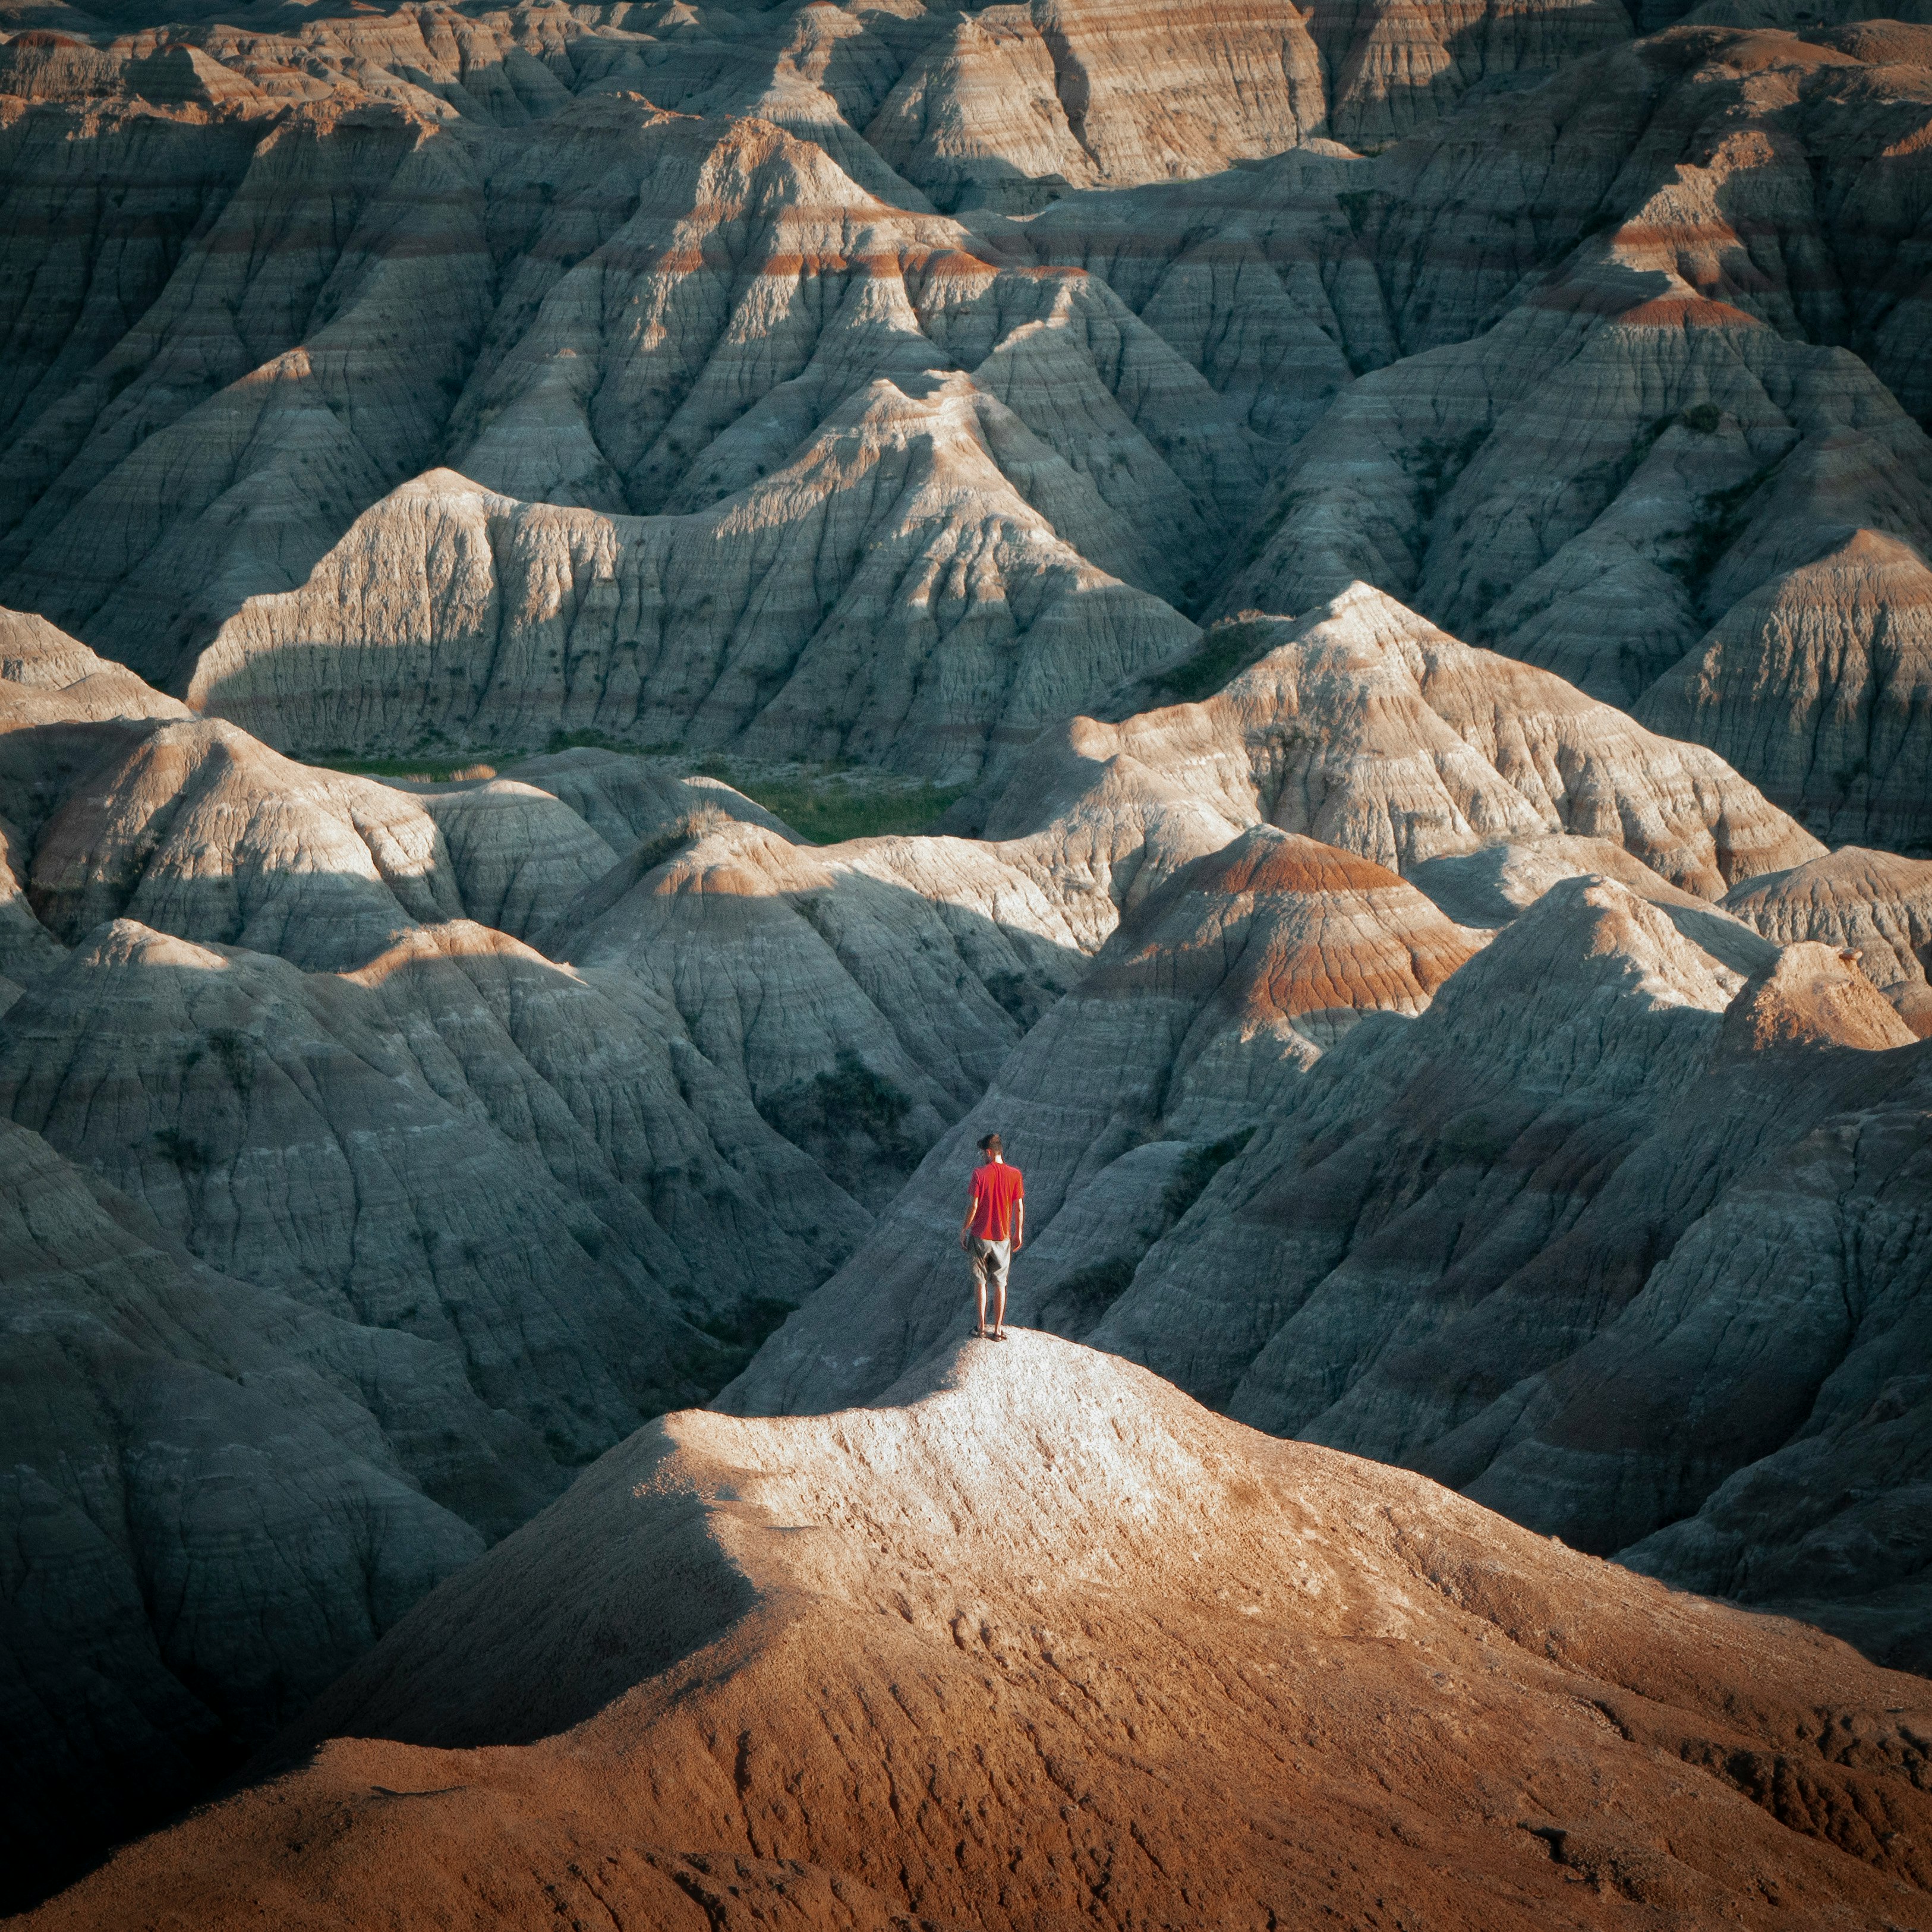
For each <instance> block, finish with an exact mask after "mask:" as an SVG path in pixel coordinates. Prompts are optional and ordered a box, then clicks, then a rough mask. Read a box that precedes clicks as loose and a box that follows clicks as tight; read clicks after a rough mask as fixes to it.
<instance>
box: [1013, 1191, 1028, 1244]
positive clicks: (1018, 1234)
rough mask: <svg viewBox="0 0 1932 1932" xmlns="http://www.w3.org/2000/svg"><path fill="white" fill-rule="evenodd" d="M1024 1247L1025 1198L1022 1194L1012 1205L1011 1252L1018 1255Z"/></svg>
mask: <svg viewBox="0 0 1932 1932" xmlns="http://www.w3.org/2000/svg"><path fill="white" fill-rule="evenodd" d="M1025 1246H1026V1196H1025V1195H1024V1194H1022V1196H1020V1198H1019V1199H1018V1200H1017V1201H1016V1202H1014V1203H1013V1253H1015V1254H1018V1253H1019V1251H1020V1250H1021V1249H1022V1248H1023V1247H1025Z"/></svg>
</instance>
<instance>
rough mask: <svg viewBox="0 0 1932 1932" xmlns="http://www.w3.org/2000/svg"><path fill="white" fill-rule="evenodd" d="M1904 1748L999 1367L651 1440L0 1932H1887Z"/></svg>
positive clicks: (1149, 1387)
mask: <svg viewBox="0 0 1932 1932" xmlns="http://www.w3.org/2000/svg"><path fill="white" fill-rule="evenodd" d="M1925 1704H1926V1699H1925V1695H1924V1685H1923V1684H1922V1682H1920V1681H1919V1680H1915V1679H1909V1678H1906V1677H1903V1676H1897V1675H1894V1674H1893V1673H1888V1672H1885V1671H1882V1670H1876V1669H1874V1668H1873V1667H1871V1666H1870V1665H1869V1664H1866V1663H1864V1661H1861V1659H1859V1658H1856V1657H1855V1655H1852V1653H1851V1652H1849V1651H1848V1650H1846V1649H1844V1648H1843V1647H1842V1646H1839V1645H1837V1644H1835V1643H1832V1641H1831V1640H1829V1639H1826V1638H1824V1637H1821V1636H1820V1635H1819V1634H1817V1632H1815V1631H1810V1630H1807V1629H1805V1628H1802V1626H1799V1625H1791V1624H1786V1623H1781V1622H1778V1621H1775V1620H1774V1619H1767V1618H1763V1617H1754V1616H1746V1615H1744V1614H1742V1613H1739V1612H1738V1611H1736V1610H1731V1609H1728V1608H1725V1607H1721V1606H1719V1605H1717V1604H1712V1603H1709V1602H1707V1601H1703V1600H1701V1599H1699V1598H1692V1597H1688V1596H1684V1595H1677V1594H1674V1593H1671V1592H1667V1591H1665V1590H1664V1589H1661V1587H1660V1586H1658V1585H1656V1584H1655V1583H1649V1582H1648V1581H1646V1580H1643V1579H1641V1578H1639V1577H1633V1576H1632V1575H1631V1574H1630V1573H1629V1572H1628V1571H1622V1570H1619V1569H1616V1568H1612V1567H1610V1566H1608V1565H1604V1564H1602V1563H1600V1562H1595V1561H1594V1560H1593V1559H1590V1558H1589V1557H1586V1556H1580V1555H1579V1554H1577V1553H1574V1552H1573V1551H1571V1550H1565V1549H1564V1548H1562V1547H1561V1546H1560V1545H1559V1544H1554V1543H1550V1542H1547V1541H1544V1539H1543V1538H1540V1537H1536V1536H1534V1535H1530V1534H1529V1533H1528V1532H1525V1531H1523V1530H1521V1529H1517V1527H1515V1526H1514V1525H1511V1524H1510V1523H1506V1522H1505V1521H1503V1520H1502V1519H1500V1518H1498V1517H1493V1516H1492V1515H1490V1514H1488V1513H1487V1511H1484V1510H1482V1509H1481V1508H1478V1507H1477V1506H1475V1505H1472V1504H1471V1503H1469V1502H1465V1501H1463V1499H1460V1498H1458V1497H1456V1496H1452V1495H1451V1494H1449V1493H1447V1492H1446V1491H1444V1490H1440V1489H1438V1488H1436V1487H1435V1486H1434V1485H1433V1484H1430V1483H1428V1482H1427V1481H1422V1480H1421V1479H1419V1478H1415V1477H1413V1476H1410V1475H1406V1474H1403V1473H1402V1472H1397V1471H1394V1470H1388V1469H1378V1468H1376V1467H1375V1466H1373V1465H1371V1464H1367V1463H1360V1462H1357V1461H1355V1460H1352V1459H1351V1458H1349V1457H1342V1456H1337V1455H1336V1454H1333V1453H1332V1452H1331V1451H1325V1450H1322V1449H1319V1448H1310V1447H1308V1446H1306V1445H1300V1444H1289V1443H1281V1442H1272V1441H1270V1440H1269V1439H1268V1438H1266V1437H1264V1436H1258V1435H1256V1434H1254V1433H1252V1432H1250V1431H1249V1430H1245V1429H1243V1428H1241V1427H1239V1426H1238V1425H1237V1424H1232V1423H1229V1422H1228V1421H1224V1420H1223V1419H1222V1418H1220V1417H1217V1416H1215V1415H1211V1414H1210V1413H1208V1412H1205V1411H1204V1410H1202V1409H1199V1408H1197V1407H1196V1406H1195V1405H1194V1404H1193V1403H1190V1402H1189V1401H1188V1400H1187V1399H1186V1398H1185V1397H1182V1396H1181V1395H1180V1394H1178V1392H1177V1391H1175V1390H1173V1389H1172V1388H1171V1387H1169V1385H1166V1384H1165V1383H1163V1382H1160V1381H1159V1380H1157V1379H1156V1378H1155V1377H1154V1376H1151V1375H1148V1374H1147V1373H1145V1372H1144V1371H1141V1370H1136V1369H1134V1368H1132V1367H1127V1366H1126V1365H1124V1364H1118V1363H1115V1362H1112V1361H1109V1360H1108V1359H1107V1358H1105V1357H1103V1356H1100V1355H1095V1354H1093V1353H1091V1352H1088V1351H1086V1350H1085V1349H1079V1348H1076V1347H1073V1346H1070V1345H1069V1344H1067V1343H1062V1342H1058V1341H1055V1340H1052V1338H1050V1337H1045V1336H1040V1335H1034V1334H1016V1335H1015V1336H1014V1337H1013V1338H1011V1339H1010V1340H1009V1342H1008V1343H1007V1344H1006V1345H1005V1346H1004V1347H1002V1346H998V1345H996V1344H992V1343H967V1344H965V1345H964V1346H963V1347H962V1346H958V1345H956V1346H954V1347H953V1348H951V1349H947V1350H945V1351H943V1352H941V1353H940V1354H938V1355H936V1356H935V1358H934V1359H933V1360H932V1362H930V1363H929V1364H927V1365H926V1367H924V1368H923V1369H922V1370H921V1372H920V1373H919V1374H917V1375H916V1376H913V1377H910V1378H908V1379H907V1382H906V1383H905V1384H904V1385H902V1386H901V1388H899V1389H898V1390H896V1391H894V1393H893V1397H892V1405H891V1406H885V1407H880V1408H874V1409H864V1410H858V1411H853V1412H846V1413H844V1414H841V1415H835V1416H829V1417H826V1418H821V1419H812V1420H791V1421H739V1420H736V1419H733V1418H726V1417H721V1416H718V1415H705V1414H695V1415H679V1416H674V1417H670V1418H666V1419H665V1420H664V1421H662V1422H661V1423H658V1424H654V1425H653V1426H652V1427H649V1428H648V1429H646V1430H643V1431H641V1432H640V1433H639V1434H638V1435H637V1436H634V1437H633V1438H632V1439H631V1441H629V1442H627V1443H625V1444H624V1445H622V1447H621V1448H618V1449H616V1450H614V1451H612V1452H611V1453H610V1455H609V1456H608V1457H606V1458H605V1459H604V1460H603V1461H602V1462H601V1463H598V1465H597V1466H596V1467H595V1469H592V1470H591V1471H589V1472H586V1475H585V1476H584V1477H583V1478H582V1479H581V1480H580V1481H579V1482H578V1483H577V1485H576V1486H575V1487H574V1488H573V1489H572V1490H571V1492H570V1493H569V1494H568V1496H566V1497H565V1498H564V1499H562V1501H560V1502H559V1503H557V1504H556V1505H554V1506H553V1508H550V1510H548V1511H546V1512H545V1513H544V1514H543V1515H542V1516H541V1517H538V1518H537V1519H536V1520H535V1521H534V1522H533V1523H530V1524H529V1525H527V1526H526V1527H525V1528H524V1529H523V1530H521V1531H520V1532H518V1533H517V1535H515V1536H514V1537H513V1538H511V1539H509V1540H508V1541H507V1542H505V1544H502V1545H501V1546H499V1547H498V1548H497V1549H496V1550H494V1551H493V1552H492V1553H490V1555H489V1556H487V1557H484V1559H481V1561H479V1562H477V1563H475V1564H474V1565H472V1566H471V1567H470V1568H469V1569H468V1570H466V1571H464V1572H463V1574H461V1575H460V1577H457V1578H455V1579H454V1580H452V1582H451V1583H449V1584H447V1585H446V1586H444V1587H443V1588H442V1589H440V1590H438V1591H437V1592H435V1593H434V1594H433V1595H431V1597H429V1598H428V1599H427V1600H426V1601H425V1602H424V1603H422V1604H421V1605H419V1607H418V1608H417V1610H416V1611H415V1613H413V1615H412V1616H410V1618H409V1619H407V1620H406V1621H405V1622H404V1624H403V1625H401V1627H400V1628H398V1629H397V1630H396V1631H394V1632H393V1633H392V1634H391V1635H390V1636H389V1638H388V1639H387V1640H386V1641H385V1642H384V1643H383V1644H381V1645H380V1646H378V1647H377V1649H376V1650H375V1651H374V1652H373V1653H372V1654H371V1655H370V1656H369V1657H368V1658H367V1659H366V1660H365V1661H364V1662H363V1663H362V1664H361V1665H359V1667H357V1668H356V1670H353V1672H351V1673H350V1674H349V1675H348V1676H347V1677H345V1678H344V1679H343V1681H342V1682H341V1683H340V1684H338V1685H337V1686H336V1687H335V1688H334V1689H333V1690H332V1691H331V1692H330V1693H329V1695H328V1696H327V1697H325V1698H324V1699H323V1700H322V1701H321V1702H320V1703H319V1704H318V1705H317V1706H316V1707H315V1709H314V1711H313V1712H311V1714H310V1715H309V1716H308V1718H305V1720H304V1721H303V1723H302V1725H301V1726H300V1727H298V1728H297V1729H296V1730H293V1731H292V1732H291V1733H289V1734H287V1737H286V1738H285V1740H284V1750H285V1751H290V1752H292V1753H295V1754H298V1755H297V1756H296V1757H295V1760H294V1762H295V1764H296V1766H297V1768H295V1769H290V1770H289V1771H287V1772H286V1773H285V1774H284V1775H282V1776H281V1777H280V1778H276V1779H275V1780H274V1781H272V1782H267V1783H264V1784H258V1785H257V1786H256V1787H254V1788H251V1789H249V1790H245V1791H244V1792H242V1793H239V1794H238V1795H236V1796H233V1797H231V1798H229V1799H227V1800H226V1802H224V1803H223V1804H222V1805H219V1806H218V1807H217V1808H214V1809H212V1810H210V1811H204V1812H202V1813H201V1814H198V1815H196V1817H193V1818H191V1819H190V1820H187V1821H186V1822H185V1823H182V1824H181V1825H179V1826H176V1827H175V1828H174V1829H172V1830H171V1831H169V1832H166V1833H163V1834H162V1835H159V1836H157V1837H156V1838H152V1839H151V1840H149V1841H147V1842H146V1843H144V1844H142V1845H140V1846H136V1847H135V1848H133V1849H131V1850H129V1851H127V1852H123V1853H121V1855H119V1856H118V1858H115V1860H114V1861H113V1862H112V1863H111V1864H109V1865H108V1866H107V1868H106V1869H105V1870H103V1871H101V1872H100V1873H97V1874H95V1876H92V1878H90V1879H88V1880H87V1881H86V1882H85V1883H84V1884H83V1885H81V1886H80V1887H79V1888H77V1889H76V1890H75V1891H73V1892H71V1893H70V1894H68V1895H66V1896H65V1897H62V1898H61V1899H59V1900H56V1901H55V1902H54V1903H52V1904H51V1905H50V1906H48V1907H47V1908H46V1909H45V1910H44V1911H43V1912H40V1913H37V1914H35V1915H33V1916H31V1918H28V1920H27V1921H26V1923H27V1924H29V1925H31V1926H33V1927H46V1928H52V1927H63V1926H74V1927H81V1926H86V1927H89V1928H100V1927H115V1926H123V1925H129V1926H131V1925H134V1924H140V1923H143V1922H146V1921H151V1920H153V1919H155V1918H163V1919H165V1918H174V1917H178V1918H181V1919H182V1920H183V1921H192V1922H193V1923H194V1924H198V1925H202V1926H206V1927H226V1926H229V1925H236V1924H242V1923H244V1922H248V1923H254V1922H257V1921H259V1918H260V1915H261V1914H262V1913H263V1911H265V1910H266V1911H267V1912H269V1913H271V1914H272V1915H273V1916H274V1917H275V1918H276V1919H277V1921H278V1922H281V1923H283V1924H288V1925H290V1926H295V1927H307V1926H315V1927H321V1926H324V1925H326V1926H330V1927H344V1926H350V1927H358V1926H362V1925H373V1924H393V1923H395V1921H396V1920H397V1918H398V1917H399V1916H405V1917H408V1916H417V1915H428V1914H432V1913H434V1912H438V1911H440V1910H443V1909H446V1908H447V1906H448V1903H449V1900H452V1898H454V1897H458V1896H460V1897H461V1898H462V1899H463V1906H462V1910H463V1915H464V1917H465V1918H466V1920H468V1921H469V1922H472V1923H476V1924H489V1925H499V1924H500V1925H505V1926H508V1925H520V1924H528V1923H529V1922H531V1921H532V1920H533V1919H535V1918H544V1919H547V1918H550V1917H552V1916H555V1915H559V1914H562V1915H565V1916H567V1917H576V1918H582V1919H583V1921H584V1922H585V1923H590V1922H592V1921H593V1920H594V1919H595V1918H599V1917H601V1918H604V1919H606V1920H614V1921H620V1922H622V1923H625V1924H632V1923H640V1924H666V1925H682V1924H691V1925H692V1926H694V1927H695V1926H699V1925H711V1926H721V1927H729V1928H737V1927H750V1926H752V1925H763V1924H774V1923H778V1924H801V1925H804V1924H814V1925H815V1924H841V1925H850V1926H862V1927H880V1928H881V1932H883V1928H884V1927H886V1926H888V1925H896V1924H906V1923H917V1924H973V1925H995V1926H1001V1927H1007V1926H1014V1927H1018V1926H1028V1927H1047V1926H1060V1925H1068V1926H1070V1925H1073V1924H1094V1923H1099V1924H1103V1925H1125V1924H1141V1923H1149V1922H1153V1923H1162V1924H1181V1925H1188V1926H1202V1927H1206V1926H1227V1925H1246V1924H1255V1925H1265V1924H1267V1923H1268V1921H1269V1920H1270V1918H1271V1917H1272V1918H1274V1919H1275V1920H1276V1921H1277V1922H1281V1923H1312V1922H1316V1921H1318V1920H1319V1918H1322V1917H1324V1916H1327V1915H1333V1916H1334V1917H1335V1918H1337V1919H1338V1920H1340V1921H1342V1922H1352V1923H1358V1924H1369V1923H1373V1922H1378V1921H1382V1920H1385V1919H1388V1920H1400V1921H1402V1922H1403V1923H1409V1922H1432V1923H1448V1924H1481V1925H1484V1926H1486V1927H1497V1928H1502V1927H1526V1928H1527V1927H1532V1926H1533V1927H1548V1926H1552V1925H1567V1926H1578V1927H1584V1926H1592V1927H1594V1926H1605V1927H1610V1926H1616V1927H1622V1926H1631V1927H1635V1926H1637V1925H1640V1924H1657V1923H1660V1922H1671V1921H1673V1920H1674V1921H1676V1922H1678V1923H1683V1924H1717V1923H1724V1922H1736V1923H1739V1924H1745V1925H1751V1926H1757V1925H1761V1926H1765V1927H1772V1926H1775V1925H1782V1924H1789V1923H1793V1922H1802V1923H1804V1924H1808V1925H1817V1926H1820V1927H1874V1928H1876V1927H1879V1926H1882V1925H1894V1926H1916V1925H1919V1924H1923V1923H1924V1922H1926V1891H1927V1886H1928V1883H1932V1872H1928V1870H1927V1868H1926V1865H1925V1859H1924V1852H1923V1849H1922V1839H1923V1835H1924V1832H1925V1831H1926V1829H1927V1825H1928V1823H1932V1811H1928V1801H1927V1796H1926V1794H1925V1793H1924V1791H1923V1790H1921V1789H1920V1788H1919V1786H1920V1784H1921V1782H1922V1763H1923V1757H1924V1729H1925V1724H1926V1722H1927V1714H1926V1711H1925ZM331 1737H332V1738H333V1739H334V1741H333V1742H321V1741H322V1740H323V1739H329V1738H331ZM316 1744H319V1745H320V1749H319V1750H318V1751H315V1752H314V1754H313V1755H311V1753H310V1747H311V1745H316ZM907 1915H910V1918H908V1916H907Z"/></svg>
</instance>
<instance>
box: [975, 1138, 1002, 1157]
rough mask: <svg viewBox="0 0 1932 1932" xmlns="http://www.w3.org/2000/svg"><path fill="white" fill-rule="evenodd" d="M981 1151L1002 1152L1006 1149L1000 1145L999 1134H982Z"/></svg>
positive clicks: (983, 1152) (987, 1152)
mask: <svg viewBox="0 0 1932 1932" xmlns="http://www.w3.org/2000/svg"><path fill="white" fill-rule="evenodd" d="M980 1152H981V1153H982V1154H1000V1153H1002V1152H1004V1149H1003V1148H1001V1145H1000V1137H999V1136H998V1134H985V1135H983V1136H981V1137H980Z"/></svg>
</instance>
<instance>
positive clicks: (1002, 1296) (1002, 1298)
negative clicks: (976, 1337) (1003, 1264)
mask: <svg viewBox="0 0 1932 1932" xmlns="http://www.w3.org/2000/svg"><path fill="white" fill-rule="evenodd" d="M980 1298H981V1300H982V1301H984V1300H985V1298H986V1284H985V1283H984V1282H983V1281H982V1283H980ZM993 1339H994V1340H995V1341H999V1342H1004V1340H1006V1339H1007V1278H1006V1277H1005V1276H1004V1275H1001V1277H1000V1285H999V1286H998V1289H995V1291H994V1295H993Z"/></svg>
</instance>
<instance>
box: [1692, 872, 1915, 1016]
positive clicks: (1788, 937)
mask: <svg viewBox="0 0 1932 1932" xmlns="http://www.w3.org/2000/svg"><path fill="white" fill-rule="evenodd" d="M1724 905H1725V909H1726V910H1727V911H1730V912H1733V913H1736V915H1737V916H1738V917H1739V919H1743V920H1745V921H1746V922H1748V924H1750V925H1751V926H1755V927H1756V928H1757V930H1758V931H1759V932H1762V933H1763V935H1765V936H1766V938H1768V939H1775V940H1776V941H1778V943H1779V944H1781V945H1790V944H1793V942H1794V941H1800V940H1817V941H1820V942H1822V943H1823V944H1825V945H1827V946H1835V947H1840V948H1841V949H1842V950H1846V951H1849V952H1852V953H1855V954H1856V955H1857V956H1858V968H1859V970H1860V971H1861V972H1862V973H1863V974H1864V977H1866V978H1867V980H1870V982H1871V983H1872V984H1873V986H1876V988H1877V989H1879V992H1882V994H1884V995H1885V998H1887V999H1888V1000H1889V1001H1891V1003H1892V1004H1893V1005H1894V1007H1897V1009H1898V1013H1899V1017H1900V1019H1903V1021H1904V1022H1905V1023H1906V1025H1907V1026H1909V1027H1910V1028H1911V1029H1912V1031H1913V1032H1914V1033H1915V1034H1918V1036H1919V1037H1920V1038H1921V1039H1923V1038H1924V1036H1925V1035H1926V1034H1927V1033H1928V1032H1932V991H1928V990H1927V985H1926V965H1927V961H1928V960H1932V865H1928V864H1927V863H1926V862H1925V861H1924V860H1923V859H1900V858H1897V857H1895V856H1894V855H1893V854H1892V853H1889V852H1868V851H1861V850H1860V849H1859V848H1858V847H1856V846H1855V845H1847V846H1845V847H1841V849H1840V850H1838V851H1836V852H1834V853H1832V854H1830V856H1829V857H1826V858H1823V859H1813V860H1811V862H1810V863H1809V864H1807V865H1799V866H1797V867H1796V868H1793V870H1792V871H1789V872H1768V873H1766V874H1764V875H1763V877H1760V878H1757V879H1750V880H1746V881H1745V883H1744V884H1742V885H1741V886H1736V887H1735V888H1734V889H1733V890H1732V891H1731V892H1730V893H1729V894H1728V895H1727V896H1726V898H1725V900H1724Z"/></svg>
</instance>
